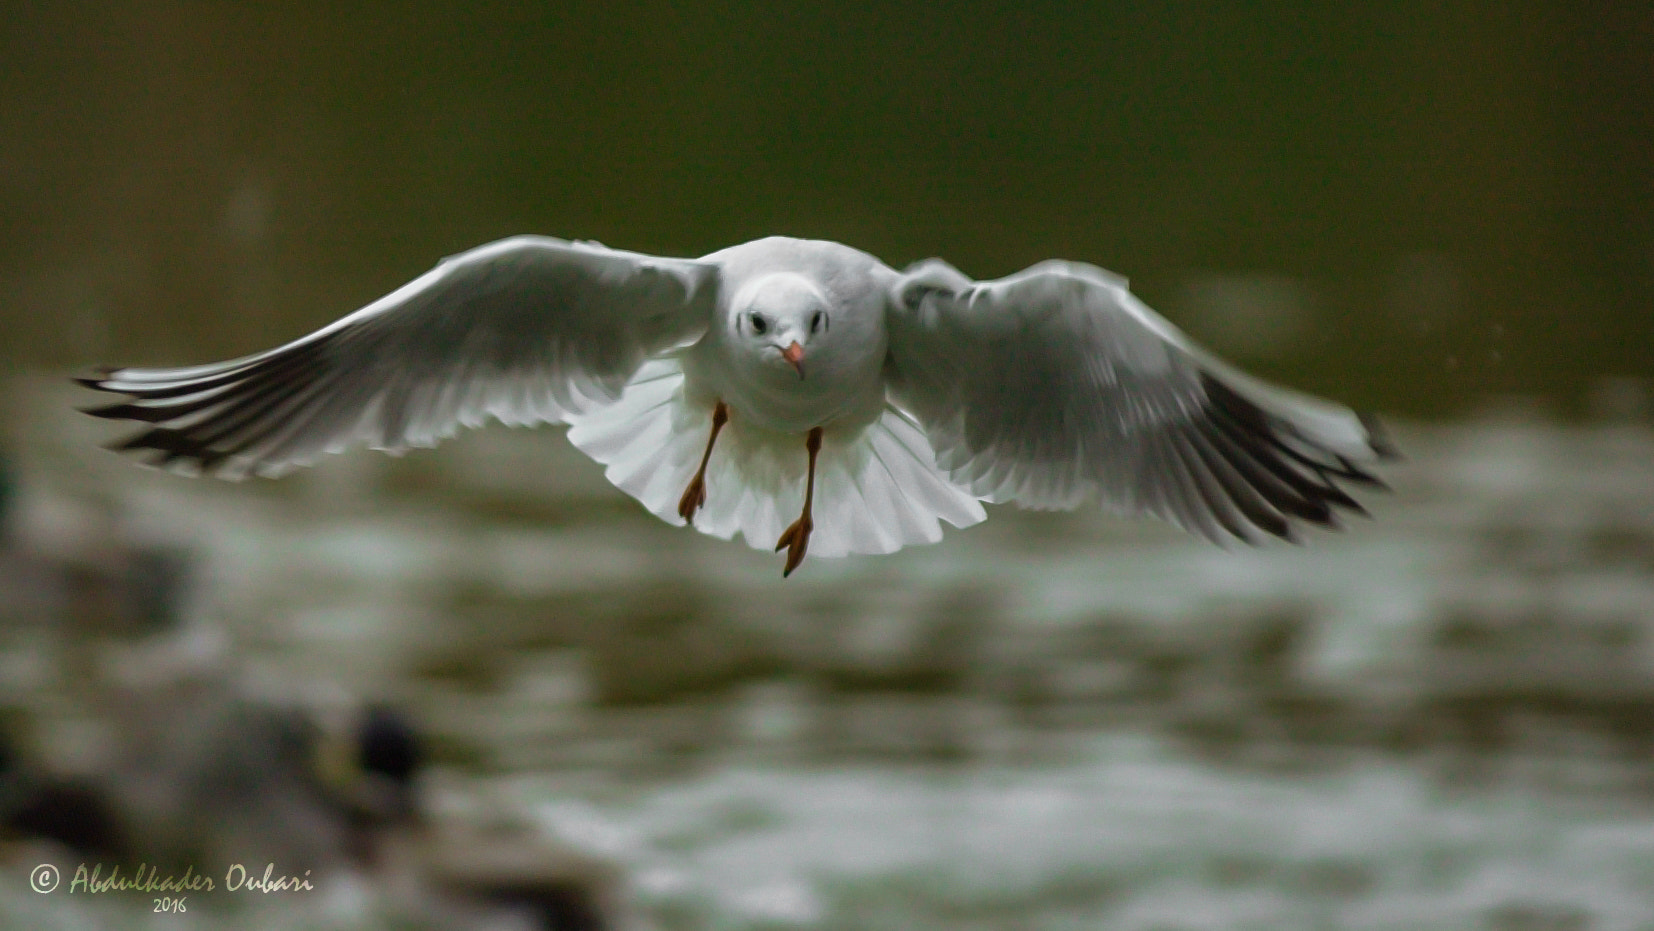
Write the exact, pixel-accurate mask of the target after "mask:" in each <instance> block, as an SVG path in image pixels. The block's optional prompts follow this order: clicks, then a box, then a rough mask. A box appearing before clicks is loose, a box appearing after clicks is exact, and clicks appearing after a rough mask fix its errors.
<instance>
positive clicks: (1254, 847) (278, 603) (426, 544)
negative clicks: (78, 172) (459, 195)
mask: <svg viewBox="0 0 1654 931" xmlns="http://www.w3.org/2000/svg"><path fill="white" fill-rule="evenodd" d="M1617 390H1620V391H1621V392H1622V393H1623V392H1624V391H1629V390H1633V389H1631V388H1624V387H1622V388H1620V389H1617ZM11 395H12V400H11V404H10V406H9V409H11V410H13V411H15V412H16V417H15V419H14V421H13V426H12V430H11V439H10V443H9V449H10V450H11V451H12V453H13V455H14V457H15V468H16V471H17V474H18V491H17V501H16V504H15V513H14V514H13V520H12V525H13V526H12V535H13V539H14V546H13V550H12V552H13V553H18V552H26V553H31V554H37V556H38V558H42V559H44V558H48V557H49V558H53V559H79V560H82V561H86V560H89V559H96V558H101V559H104V560H106V561H108V560H115V559H117V558H121V557H118V556H117V555H115V554H116V553H117V552H118V551H120V550H121V548H122V547H131V546H138V545H141V546H142V547H143V548H144V551H145V552H148V553H162V554H173V556H174V558H176V559H177V560H178V563H179V565H180V566H186V567H187V569H185V568H177V569H175V570H173V571H174V572H175V574H176V575H178V576H180V577H187V578H188V579H189V580H190V584H188V585H187V586H185V588H184V589H183V590H185V591H188V592H189V593H190V595H189V597H188V598H187V599H185V600H184V601H183V603H182V605H181V607H180V608H179V610H180V612H181V614H182V616H183V620H182V622H181V624H180V625H179V626H177V627H176V628H170V627H164V626H163V627H162V628H160V629H159V630H158V632H154V633H149V632H147V631H149V630H151V628H149V627H146V626H145V624H146V621H145V620H144V618H143V617H142V616H141V614H142V612H135V611H134V610H132V609H127V608H122V607H121V606H123V605H127V604H128V603H129V601H130V599H125V598H117V597H114V596H107V597H105V598H104V600H103V601H102V602H99V601H98V600H97V599H93V598H89V597H88V596H86V595H84V593H82V594H81V595H77V596H75V597H72V598H71V597H69V596H65V595H62V594H61V593H55V592H54V591H53V590H51V586H49V585H45V584H43V583H42V584H37V585H36V586H35V587H34V588H33V589H32V591H33V592H34V594H32V595H30V594H29V592H30V591H31V589H30V588H29V587H28V586H26V585H21V584H17V585H12V586H9V588H8V590H7V594H6V595H5V596H0V598H3V599H4V600H0V620H3V621H4V622H5V626H4V628H3V630H4V640H3V642H0V703H3V707H0V710H3V712H4V714H5V716H6V718H7V719H8V720H22V721H26V722H28V723H29V726H30V729H31V731H32V733H34V734H36V735H37V736H38V738H39V743H40V744H41V746H42V748H43V750H42V752H43V753H44V754H45V755H46V756H47V757H48V758H50V759H53V760H54V761H55V762H56V763H57V764H58V765H60V766H63V767H67V768H70V769H73V768H74V767H75V766H77V765H79V766H86V765H95V764H96V761H98V760H100V759H103V758H104V756H103V754H105V753H106V752H107V748H108V746H109V745H110V744H114V743H119V739H120V735H119V734H118V733H117V734H111V733H109V728H110V726H111V724H110V722H111V721H118V720H120V714H119V709H115V708H110V707H108V706H107V705H106V704H100V702H102V701H105V699H104V698H100V695H107V694H108V693H107V692H100V691H99V689H98V687H96V686H95V685H94V683H96V682H99V681H106V680H107V681H118V682H123V683H132V682H144V681H165V680H166V679H167V677H169V676H176V675H178V674H180V673H179V670H187V669H196V670H199V669H200V668H203V667H210V668H212V669H215V670H219V671H221V672H222V673H223V674H224V675H226V676H227V677H228V679H229V681H231V682H233V683H234V687H235V689H236V690H237V691H238V692H240V693H242V694H247V695H255V696H263V697H265V698H268V699H271V700H280V701H289V702H299V703H301V704H306V705H308V706H311V707H316V708H320V709H324V710H325V709H326V708H328V707H332V706H338V705H339V704H340V703H341V702H343V701H345V699H346V698H347V697H349V696H365V697H368V698H373V699H386V700H390V701H393V702H395V703H397V704H398V705H400V706H402V707H405V708H407V709H409V710H410V711H411V713H412V714H413V715H414V717H415V718H416V719H417V720H418V721H419V722H420V723H421V725H422V726H423V727H424V728H426V729H427V730H428V732H429V733H430V735H431V741H432V745H433V746H434V748H435V753H436V756H437V760H438V764H439V765H438V766H437V767H436V770H435V771H434V772H433V773H431V774H430V775H429V777H428V778H427V780H426V782H425V783H424V786H425V798H426V804H428V805H429V806H431V808H432V810H434V811H440V812H444V813H446V814H447V815H448V816H450V817H453V818H456V819H458V820H460V821H464V820H465V819H467V818H478V817H483V814H481V813H486V812H490V811H500V810H509V811H511V812H515V813H516V814H515V817H517V818H519V819H521V820H522V821H524V822H525V823H527V824H529V825H530V826H531V827H532V829H533V830H534V831H537V832H540V833H542V834H544V835H545V836H548V837H554V838H559V839H561V841H562V842H565V843H567V844H568V845H570V846H571V847H572V848H574V849H577V850H580V851H583V852H585V853H586V854H589V855H591V856H593V857H596V858H599V859H601V860H604V861H606V862H610V863H613V864H615V865H616V868H617V869H618V870H619V872H620V875H621V876H622V879H621V881H620V884H621V887H622V888H623V889H624V898H625V900H626V901H627V902H628V903H629V905H630V908H631V910H632V914H633V920H634V921H635V922H636V923H637V925H638V926H640V927H661V928H702V927H719V928H736V927H800V928H929V927H936V928H944V927H945V928H958V927H967V928H1041V929H1045V928H1050V929H1057V928H1081V927H1087V928H1089V927H1099V926H1107V927H1118V928H1128V929H1131V928H1140V929H1144V931H1148V929H1155V928H1272V929H1279V928H1333V927H1336V928H1397V929H1400V928H1426V927H1428V928H1489V929H1509V931H1515V929H1551V928H1556V929H1563V928H1567V929H1583V928H1591V929H1610V928H1625V929H1633V928H1650V927H1654V755H1651V750H1654V652H1651V643H1654V641H1651V640H1650V632H1651V631H1654V465H1651V464H1654V431H1651V430H1650V428H1649V427H1648V425H1647V423H1646V422H1645V421H1643V420H1641V419H1640V415H1638V414H1637V409H1636V405H1624V404H1622V405H1619V406H1618V407H1614V406H1612V405H1609V407H1608V408H1605V410H1607V411H1608V413H1607V414H1605V418H1607V419H1603V420H1599V421H1597V422H1593V423H1590V424H1586V425H1572V426H1569V425H1563V424H1559V423H1556V422H1553V421H1550V420H1548V419H1546V418H1545V417H1544V416H1543V415H1542V414H1540V413H1538V412H1537V410H1536V409H1535V408H1533V407H1532V406H1531V405H1523V404H1519V403H1514V402H1513V403H1509V404H1504V405H1497V406H1494V407H1490V408H1489V409H1488V410H1487V411H1486V412H1485V413H1484V414H1483V415H1481V416H1479V417H1478V418H1476V419H1473V420H1471V421H1468V422H1464V423H1460V424H1455V425H1438V426H1425V425H1406V424H1403V425H1399V426H1398V428H1397V429H1396V430H1395V431H1394V432H1395V434H1396V439H1397V440H1398V442H1399V445H1400V446H1401V447H1402V449H1403V450H1404V451H1405V452H1406V454H1407V456H1408V459H1407V461H1406V462H1404V463H1401V464H1399V465H1397V466H1396V467H1395V468H1394V469H1391V470H1389V471H1387V472H1386V478H1387V479H1389V480H1390V481H1391V484H1392V485H1393V487H1394V493H1393V494H1389V495H1382V494H1380V495H1374V496H1370V497H1371V508H1372V511H1373V515H1374V519H1373V520H1371V521H1368V520H1364V519H1359V518H1356V519H1352V520H1351V522H1350V524H1351V526H1350V527H1349V529H1348V532H1346V533H1342V534H1335V535H1322V536H1319V537H1317V538H1314V539H1312V540H1311V541H1310V542H1309V545H1307V546H1303V547H1293V546H1285V545H1283V546H1279V547H1272V548H1265V549H1260V550H1239V551H1232V552H1226V551H1223V550H1219V549H1216V548H1211V547H1209V546H1207V545H1205V544H1202V543H1197V542H1194V541H1191V540H1188V539H1185V538H1184V537H1182V536H1181V535H1179V534H1178V533H1177V532H1175V531H1173V530H1170V529H1168V528H1164V527H1160V526H1157V525H1153V524H1148V523H1139V522H1130V521H1121V520H1117V519H1113V518H1110V517H1108V516H1106V515H1103V514H1100V513H1096V512H1089V511H1088V512H1080V513H1074V514H1036V513H1030V512H1022V511H1017V510H1015V509H1008V508H998V509H995V510H994V511H993V512H992V513H991V517H990V520H989V521H988V522H987V523H986V524H984V525H982V526H980V527H977V528H972V529H970V530H968V531H963V532H956V533H952V534H950V535H949V536H948V537H947V539H946V540H944V542H943V543H941V544H939V545H935V546H929V547H922V548H918V549H913V550H909V551H905V552H902V553H899V554H896V555H894V556H890V557H880V558H855V559H847V560H839V561H827V560H811V561H809V562H807V563H806V565H805V566H804V568H803V570H802V571H800V572H799V573H796V574H795V576H794V577H793V578H792V579H789V580H786V581H785V582H783V581H782V580H781V578H780V575H779V564H778V563H777V562H776V560H774V559H773V558H771V557H770V555H768V554H764V553H760V552H757V551H753V550H749V549H747V548H745V547H743V546H739V545H734V544H726V543H722V542H720V541H716V540H711V539H708V538H705V537H702V536H700V535H697V534H694V533H689V532H685V531H682V530H678V529H675V528H672V527H669V526H666V525H665V524H662V523H660V522H659V521H656V520H654V519H653V518H652V517H649V516H648V515H647V514H645V513H644V512H642V510H641V509H640V508H638V507H637V506H636V505H635V504H633V503H632V502H631V501H630V500H629V499H626V498H624V497H623V496H622V495H621V494H620V493H618V492H616V491H614V490H613V489H611V488H609V487H608V486H607V484H606V483H605V482H604V481H603V480H602V477H601V474H600V471H599V469H598V468H597V467H596V466H594V465H593V464H592V463H590V462H588V461H586V460H584V459H583V458H582V457H581V456H580V455H579V454H578V453H576V452H574V451H572V449H571V448H570V447H569V446H568V444H567V443H566V441H565V440H564V439H563V438H562V436H561V431H560V430H559V429H555V428H546V429H539V430H516V431H513V430H507V429H503V428H498V427H495V428H491V429H488V430H484V431H478V432H474V433H470V434H467V435H465V436H462V437H459V438H457V439H456V440H454V441H452V442H450V443H448V444H446V445H445V446H443V447H442V448H440V449H438V450H435V451H430V452H419V453H416V454H411V455H409V456H408V457H406V458H403V459H393V458H390V457H385V456H383V455H381V454H375V453H366V452H363V453H349V454H346V455H344V456H342V457H338V458H335V459H333V460H330V461H328V462H326V463H324V464H323V465H322V466H321V467H319V468H316V469H312V470H309V471H307V472H305V473H302V474H299V475H295V476H292V477H289V478H287V479H283V480H281V481H278V482H253V483H247V484H240V485H232V484H227V483H219V482H209V481H195V480H188V479H183V478H179V477H176V476H171V475H166V474H161V473H155V472H152V471H148V470H143V469H140V468H137V467H135V466H133V465H132V464H131V463H129V462H126V461H123V460H121V459H119V458H117V457H116V456H114V455H111V454H108V453H104V452H102V451H100V450H98V449H96V447H95V444H96V442H97V441H99V440H100V439H103V438H107V432H106V429H107V425H105V424H102V423H98V422H94V421H92V420H91V419H90V418H80V417H75V416H71V415H70V414H69V413H67V411H68V409H69V404H70V403H71V402H72V401H73V400H74V399H75V397H74V395H73V394H72V389H64V388H60V387H59V385H58V383H57V382H56V381H44V380H18V381H15V382H14V383H13V384H12V386H11ZM1616 412H1617V413H1616ZM100 552H101V553H104V555H103V556H101V557H100V556H98V555H97V554H98V553H100ZM88 554H91V555H88ZM12 558H14V559H16V558H17V557H15V556H14V557H12ZM123 571H128V574H129V575H130V576H132V577H138V573H136V572H135V571H133V570H123ZM144 577H146V578H148V577H155V574H154V573H149V574H148V575H145V576H144ZM13 578H14V579H21V578H23V576H20V575H15V574H14V575H13ZM100 605H101V607H100ZM123 612H124V613H123ZM23 875H24V867H22V866H18V867H17V868H16V869H12V868H8V869H7V870H6V871H5V876H4V877H3V878H0V887H3V888H4V889H5V890H7V891H6V892H5V894H4V897H3V898H0V914H4V915H7V916H10V917H9V918H8V919H7V920H10V921H13V922H16V923H24V922H27V923H30V924H31V926H36V925H38V926H51V925H50V921H57V922H58V924H57V925H56V926H60V927H72V926H79V925H77V924H76V922H84V921H96V920H107V921H114V922H117V923H119V922H121V921H123V920H126V919H123V918H122V916H123V915H125V916H126V918H127V919H131V920H134V921H136V920H137V919H138V918H139V917H142V916H137V915H135V914H129V913H126V912H122V911H121V909H120V908H118V907H115V906H113V905H111V904H110V903H108V902H103V903H97V906H96V907H93V906H92V905H85V907H82V906H83V904H84V903H81V902H70V901H69V900H68V899H64V898H52V899H50V903H51V905H52V906H53V907H54V909H55V910H53V909H47V910H46V911H42V909H44V908H45V904H44V902H45V901H46V897H40V896H35V895H34V894H32V893H29V892H27V891H26V889H23V888H22V887H21V885H20V884H21V882H22V877H23ZM355 881H357V882H360V881H362V880H355ZM347 885H348V883H347V881H346V880H345V879H339V880H336V881H335V883H334V886H333V890H332V894H330V895H328V896H317V897H315V898H313V899H306V900H305V901H304V902H302V903H298V904H293V903H292V902H288V903H284V904H283V905H282V906H281V907H279V908H275V907H265V908H263V909H261V910H257V911H256V912H255V913H254V915H253V916H252V917H249V916H246V915H243V916H242V917H241V918H238V919H236V920H238V921H251V920H253V919H254V918H256V920H257V922H260V923H267V924H269V925H270V926H273V927H277V926H279V927H314V926H322V925H329V926H338V927H378V926H381V922H384V921H391V920H392V919H391V918H388V917H385V916H386V915H387V914H392V913H391V912H386V911H384V910H383V909H382V908H381V906H385V905H386V903H387V902H389V901H392V900H394V896H393V895H390V894H387V893H383V892H379V893H375V892H373V891H372V890H373V887H372V886H371V883H370V884H369V885H368V886H366V887H363V888H365V889H367V890H368V891H362V889H358V890H357V892H356V893H353V894H351V895H345V894H344V893H342V892H340V891H339V890H340V889H341V888H345V887H346V886H347ZM350 888H355V887H350ZM376 896H377V897H376ZM364 903H365V904H364ZM375 903H377V904H375ZM69 905H74V906H75V907H74V908H68V907H67V906H69ZM88 916H92V917H90V918H89V917H88ZM166 917H167V921H168V922H172V921H173V920H174V919H179V918H182V916H166ZM189 920H191V921H195V922H200V923H205V924H198V925H197V926H211V925H213V923H214V922H216V921H219V920H228V919H227V918H225V916H224V915H223V913H221V912H212V911H208V912H205V913H203V914H202V915H200V916H197V917H196V918H193V919H189ZM169 926H170V925H169Z"/></svg>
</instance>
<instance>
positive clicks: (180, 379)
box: [81, 236, 718, 478]
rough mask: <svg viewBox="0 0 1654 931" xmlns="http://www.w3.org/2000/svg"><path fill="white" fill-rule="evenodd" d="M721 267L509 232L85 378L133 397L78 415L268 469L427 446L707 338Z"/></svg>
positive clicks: (556, 413)
mask: <svg viewBox="0 0 1654 931" xmlns="http://www.w3.org/2000/svg"><path fill="white" fill-rule="evenodd" d="M717 278H718V269H717V266H716V265H713V264H710V263H706V262H699V261H695V260H690V259H663V258H656V257H653V256H647V255H639V254H637V253H632V252H621V251H617V250H613V249H608V248H605V247H603V246H600V245H597V244H595V243H569V242H564V241H562V240H558V239H550V238H547V237H541V236H518V237H513V238H511V239H503V240H500V241H498V242H494V243H490V244H488V245H484V246H479V247H477V248H475V249H472V250H470V251H469V252H463V253H460V254H459V255H455V256H451V257H449V258H447V259H444V260H443V261H442V262H440V263H439V264H438V265H437V266H436V267H435V268H433V269H432V270H430V271H429V272H426V273H425V274H424V275H421V276H420V277H418V278H416V279H414V280H413V281H411V282H409V283H408V284H406V285H404V286H403V287H401V288H399V289H397V290H396V291H394V292H392V293H390V294H388V295H386V296H385V297H382V298H380V299H379V300H377V301H374V302H373V303H372V304H369V305H368V306H366V307H364V308H362V309H361V310H358V311H357V312H355V313H353V314H351V315H349V316H347V317H345V318H343V319H342V320H339V321H338V322H336V323H334V324H332V325H331V326H328V327H325V328H323V329H321V330H318V331H316V332H315V333H312V334H310V335H309V336H306V337H304V338H302V339H299V340H296V341H294V342H292V343H289V344H287V345H286V346H282V347H280V348H279V349H274V350H271V351H269V352H265V353H260V354H258V355H253V356H248V357H246V358H242V359H236V360H234V361H230V362H222V363H218V364H216V365H206V366H200V367H196V368H182V369H114V370H109V371H104V372H101V373H99V374H98V375H97V376H95V377H92V378H85V379H81V382H82V384H85V385H87V386H88V387H91V388H96V389H98V390H100V391H108V392H112V393H116V394H124V395H127V396H128V397H129V399H128V400H126V401H123V402H121V403H118V404H113V405H109V406H107V407H101V408H96V409H93V410H90V411H88V413H91V414H94V415H96V416H98V417H106V418H112V419H118V420H132V421H137V422H140V423H144V424H147V425H148V426H147V427H146V428H145V429H143V430H141V431H139V432H138V433H137V434H136V435H134V436H132V437H130V438H128V439H126V440H124V441H120V442H118V443H116V444H115V446H114V448H116V449H119V450H124V451H134V452H146V451H147V452H149V453H150V459H151V462H152V464H154V465H159V466H168V467H175V468H182V469H184V470H188V471H195V470H199V471H202V472H213V473H216V474H220V475H224V476H226V477H232V478H238V477H241V476H243V475H246V474H249V473H256V474H261V475H273V474H278V473H280V472H283V471H285V470H287V469H288V468H290V467H292V466H296V465H305V464H308V463H309V462H311V461H312V460H314V459H315V458H316V457H317V456H319V455H321V454H322V453H325V452H337V451H339V450H341V449H343V448H345V447H346V446H348V445H350V444H352V443H356V442H366V443H367V444H369V445H371V446H373V447H375V448H378V449H387V450H393V451H395V450H401V449H405V448H407V447H410V446H430V445H432V444H434V443H435V442H436V441H437V440H439V439H441V438H442V437H445V436H449V435H451V434H452V433H453V432H454V431H455V430H456V429H458V428H459V427H460V426H476V425H478V424H481V423H482V422H483V421H485V420H486V419H487V418H488V417H490V416H492V417H496V418H498V419H500V420H502V421H504V422H506V423H531V422H536V421H550V422H556V421H560V420H564V419H566V418H567V417H569V416H571V415H575V414H579V413H582V412H585V411H588V410H591V409H593V408H595V407H598V406H601V405H603V404H606V403H609V402H611V401H613V400H614V399H615V398H616V397H618V395H619V392H620V389H621V388H622V387H623V386H624V385H625V384H626V381H627V379H629V378H630V377H631V376H632V374H633V373H634V372H636V371H637V369H638V368H639V366H641V365H642V364H643V362H644V360H645V359H647V358H648V357H649V356H651V355H653V354H656V353H659V352H661V351H663V350H666V349H670V348H672V347H673V346H676V345H681V344H683V343H685V342H688V341H691V340H694V339H697V338H699V337H700V335H701V334H702V333H704V332H705V330H706V327H707V325H708V324H709V322H710V320H711V319H712V313H713V303H714V301H715V300H716V291H717Z"/></svg>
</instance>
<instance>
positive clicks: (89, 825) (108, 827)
mask: <svg viewBox="0 0 1654 931" xmlns="http://www.w3.org/2000/svg"><path fill="white" fill-rule="evenodd" d="M0 831H4V833H5V834H6V835H8V836H9V837H10V838H11V839H13V840H20V841H29V840H43V841H48V842H51V843H54V844H59V845H62V846H63V847H65V848H67V849H68V850H69V851H70V852H72V853H74V854H76V855H78V856H81V857H90V858H109V859H119V858H124V857H126V856H127V855H128V853H129V852H130V850H131V845H130V843H129V841H128V839H127V830H126V827H125V825H124V824H123V823H122V821H121V819H120V817H119V816H118V815H117V814H116V812H115V810H114V807H113V805H112V804H111V803H110V799H109V798H108V796H107V795H106V794H105V793H104V792H103V791H101V790H100V789H99V787H97V786H96V785H94V784H93V783H91V782H88V781H86V780H82V779H77V778H73V777H66V776H58V775H53V774H49V773H46V772H43V771H41V770H40V769H39V768H38V767H37V766H36V765H35V764H33V762H32V761H30V760H28V759H27V758H25V757H24V755H23V753H22V752H21V751H20V750H19V748H18V747H17V745H16V742H15V740H13V739H12V737H11V735H9V734H6V733H3V732H0Z"/></svg>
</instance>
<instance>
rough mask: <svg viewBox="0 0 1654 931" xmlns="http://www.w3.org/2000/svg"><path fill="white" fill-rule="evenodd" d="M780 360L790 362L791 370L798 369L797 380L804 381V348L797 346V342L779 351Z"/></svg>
mask: <svg viewBox="0 0 1654 931" xmlns="http://www.w3.org/2000/svg"><path fill="white" fill-rule="evenodd" d="M781 358H783V359H786V360H787V361H788V362H791V363H792V365H793V368H795V369H798V378H799V380H800V381H803V380H804V347H803V346H800V345H798V342H797V340H794V341H793V344H792V345H791V346H788V347H787V348H786V349H783V350H781Z"/></svg>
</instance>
